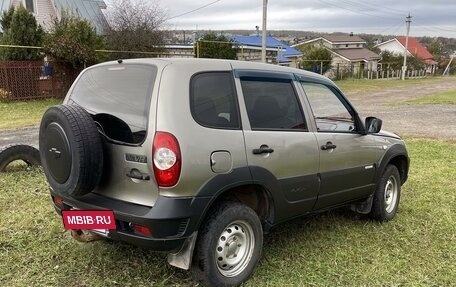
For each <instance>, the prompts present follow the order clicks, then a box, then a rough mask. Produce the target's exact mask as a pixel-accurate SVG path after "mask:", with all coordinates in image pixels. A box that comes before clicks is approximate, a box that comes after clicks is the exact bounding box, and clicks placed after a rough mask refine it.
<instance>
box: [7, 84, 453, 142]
mask: <svg viewBox="0 0 456 287" xmlns="http://www.w3.org/2000/svg"><path fill="white" fill-rule="evenodd" d="M454 89H456V78H455V77H451V78H442V79H438V80H435V81H432V83H426V84H417V85H415V86H408V87H402V88H390V89H385V90H382V91H373V92H365V93H355V94H347V97H348V98H349V100H350V101H351V102H352V103H353V105H354V106H355V107H356V109H357V110H358V112H359V113H360V114H361V116H362V117H366V116H375V117H379V118H381V119H382V120H383V128H384V129H385V130H388V131H391V132H394V133H397V134H399V135H401V136H420V137H431V138H441V139H445V140H450V141H456V106H455V105H396V106H391V105H390V104H391V103H395V102H398V101H405V100H411V99H416V98H420V97H423V96H426V95H431V94H434V93H437V92H442V91H447V90H454ZM11 143H25V144H30V145H33V146H35V147H38V127H27V128H22V129H17V130H9V131H0V146H3V145H7V144H11Z"/></svg>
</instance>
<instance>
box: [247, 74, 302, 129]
mask: <svg viewBox="0 0 456 287" xmlns="http://www.w3.org/2000/svg"><path fill="white" fill-rule="evenodd" d="M241 86H242V93H243V94H244V100H245V105H246V108H247V113H248V116H249V121H250V126H251V128H252V130H300V131H302V130H306V129H307V126H306V123H305V120H304V116H303V113H302V109H301V105H300V104H299V101H298V97H297V95H296V92H295V89H294V87H293V84H292V82H291V80H276V79H265V78H250V77H249V78H241Z"/></svg>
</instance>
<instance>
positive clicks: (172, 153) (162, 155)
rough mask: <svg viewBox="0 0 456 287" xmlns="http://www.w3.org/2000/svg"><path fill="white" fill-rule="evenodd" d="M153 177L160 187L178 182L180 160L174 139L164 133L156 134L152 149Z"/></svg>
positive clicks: (177, 145) (179, 153) (178, 148)
mask: <svg viewBox="0 0 456 287" xmlns="http://www.w3.org/2000/svg"><path fill="white" fill-rule="evenodd" d="M152 157H153V166H154V175H155V180H156V181H157V184H158V185H159V186H161V187H170V186H173V185H175V184H176V183H177V181H178V180H179V176H180V172H181V166H182V160H181V152H180V147H179V143H178V142H177V139H176V137H174V136H173V135H172V134H170V133H166V132H156V133H155V138H154V144H153V147H152Z"/></svg>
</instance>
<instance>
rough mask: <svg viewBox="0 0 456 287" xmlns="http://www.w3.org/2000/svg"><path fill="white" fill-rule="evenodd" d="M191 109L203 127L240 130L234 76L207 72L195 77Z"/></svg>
mask: <svg viewBox="0 0 456 287" xmlns="http://www.w3.org/2000/svg"><path fill="white" fill-rule="evenodd" d="M190 108H191V112H192V116H193V118H194V119H195V121H196V122H197V123H199V124H200V125H202V126H205V127H210V128H228V129H239V128H240V120H239V112H238V105H237V101H236V93H235V88H234V82H233V76H232V74H231V73H230V72H207V73H201V74H197V75H195V76H193V78H192V80H191V84H190Z"/></svg>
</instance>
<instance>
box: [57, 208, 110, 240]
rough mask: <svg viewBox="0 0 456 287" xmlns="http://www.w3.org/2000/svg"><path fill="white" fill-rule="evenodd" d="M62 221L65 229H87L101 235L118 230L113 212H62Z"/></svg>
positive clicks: (76, 210) (75, 210) (73, 210)
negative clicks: (110, 230) (111, 230)
mask: <svg viewBox="0 0 456 287" xmlns="http://www.w3.org/2000/svg"><path fill="white" fill-rule="evenodd" d="M62 219H63V225H64V226H65V229H85V230H91V231H93V232H95V233H99V234H101V235H103V234H105V235H107V234H108V232H109V229H116V221H115V219H114V212H113V211H112V210H78V209H72V210H62Z"/></svg>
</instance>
